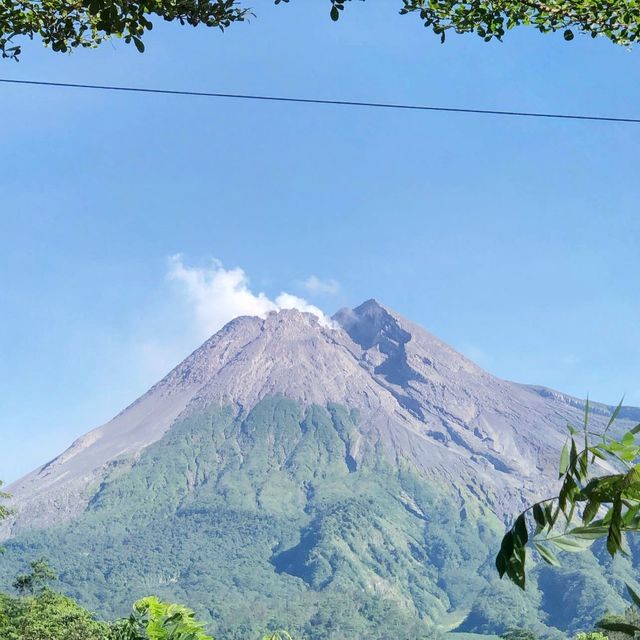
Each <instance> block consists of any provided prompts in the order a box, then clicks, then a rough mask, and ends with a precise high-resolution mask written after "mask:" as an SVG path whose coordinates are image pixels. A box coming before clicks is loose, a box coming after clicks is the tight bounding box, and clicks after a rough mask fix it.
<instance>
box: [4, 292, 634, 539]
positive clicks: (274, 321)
mask: <svg viewBox="0 0 640 640" xmlns="http://www.w3.org/2000/svg"><path fill="white" fill-rule="evenodd" d="M274 394H282V395H283V396H285V397H287V398H290V399H292V400H296V401H299V402H300V403H301V404H302V405H304V406H309V405H312V404H318V405H320V406H325V405H326V404H327V402H335V403H339V404H342V405H344V406H347V407H351V408H355V409H357V410H358V411H359V412H360V414H361V420H360V422H359V433H358V437H357V439H356V440H355V442H354V444H353V451H352V452H351V455H353V458H354V460H355V462H356V464H357V462H358V457H359V450H360V449H361V448H362V443H363V442H368V443H381V444H382V445H383V447H384V450H385V451H386V454H387V455H388V456H389V458H390V459H391V460H394V459H395V460H397V461H400V460H402V461H407V462H409V463H410V464H412V465H414V466H415V467H416V468H417V469H418V470H420V471H421V472H423V473H428V474H437V475H438V476H439V477H441V478H444V479H447V480H450V481H451V482H453V483H454V484H456V485H459V486H460V487H461V488H465V489H466V490H469V491H471V492H472V493H473V494H475V495H477V496H479V497H481V498H482V499H483V500H485V501H487V502H488V503H489V504H490V505H491V506H492V508H493V509H494V510H495V511H496V513H498V514H499V515H502V513H503V510H504V508H505V506H506V505H508V508H509V509H513V508H514V507H515V506H517V505H514V502H517V501H519V500H521V499H522V497H524V498H525V499H527V498H528V497H530V496H529V495H528V494H529V493H530V492H535V491H540V490H544V482H545V478H547V477H548V478H552V475H553V474H552V473H551V470H552V469H553V468H554V466H555V459H556V453H557V450H558V449H559V447H560V444H561V441H562V439H563V437H564V433H565V432H564V426H565V423H566V421H567V420H572V419H575V420H576V421H577V420H579V414H580V413H581V411H582V404H581V402H580V401H577V400H575V399H573V398H570V397H567V396H564V395H562V394H559V393H555V392H550V391H548V390H545V389H543V388H538V387H527V386H523V385H518V384H514V383H511V382H507V381H504V380H500V379H498V378H496V377H494V376H492V375H490V374H488V373H487V372H485V371H483V370H482V369H481V368H480V367H478V366H477V365H475V364H474V363H473V362H471V361H470V360H468V359H467V358H465V357H463V356H462V355H461V354H459V353H457V352H456V351H454V350H453V349H451V348H450V347H448V346H447V345H445V344H444V343H442V342H441V341H439V340H438V339H437V338H435V337H434V336H432V335H431V334H429V333H428V332H426V331H425V330H423V329H422V328H420V327H418V326H416V325H414V324H412V323H411V322H409V321H407V320H405V319H404V318H402V317H401V316H399V315H398V314H396V313H395V312H393V311H392V310H390V309H388V308H387V307H385V306H383V305H381V304H379V303H378V302H376V301H375V300H369V301H367V302H365V303H363V304H362V305H360V306H359V307H357V308H355V309H353V310H342V311H340V312H338V313H337V314H336V316H335V317H334V326H329V327H327V326H323V325H322V324H320V323H319V322H318V320H317V319H316V318H315V317H314V316H313V315H310V314H306V313H301V312H299V311H295V310H287V311H280V312H278V313H271V314H270V315H268V316H267V317H266V318H265V319H261V318H257V317H240V318H237V319H235V320H233V321H232V322H230V323H229V324H228V325H226V326H225V327H224V328H223V329H222V330H221V331H219V332H218V333H217V334H215V335H214V336H213V337H212V338H210V339H209V340H207V341H206V342H205V343H204V344H203V345H202V346H201V347H200V348H199V349H197V350H196V351H195V352H194V353H193V354H191V355H190V356H189V357H188V358H187V359H186V360H184V361H183V362H182V363H181V364H179V365H178V366H177V367H176V368H175V369H174V370H173V371H171V372H170V373H169V374H168V375H167V376H166V377H165V378H164V379H163V380H162V381H160V382H159V383H158V384H156V385H155V386H154V387H153V388H152V389H150V390H149V391H148V392H147V393H146V394H145V395H144V396H142V397H141V398H140V399H139V400H137V401H136V402H134V403H133V404H132V405H131V406H129V407H128V408H127V409H125V410H124V411H123V412H122V413H120V414H119V415H118V416H117V417H115V418H114V419H113V420H112V421H111V422H109V423H107V424H106V425H104V426H102V427H99V428H98V429H95V430H94V431H91V432H89V433H88V434H87V435H85V436H83V437H81V438H80V439H79V440H77V441H76V442H74V443H73V445H72V446H71V447H70V448H69V449H68V450H67V451H65V452H64V453H63V454H61V455H60V456H58V457H57V458H55V459H54V460H52V461H51V462H49V463H48V464H46V465H44V466H43V467H41V468H39V469H36V470H35V471H33V472H32V473H30V474H29V475H27V476H26V477H24V478H23V479H21V480H19V481H18V482H16V483H14V484H13V485H12V486H10V487H9V491H10V492H11V494H12V495H13V498H14V504H15V506H16V508H17V516H16V518H15V520H14V521H13V523H12V529H13V531H14V532H15V531H18V530H20V529H24V528H30V527H44V526H48V525H50V524H53V523H56V522H61V521H65V520H69V519H73V518H74V517H75V516H77V515H78V514H79V513H81V512H82V511H83V510H84V509H85V507H86V505H87V502H88V500H89V499H90V496H91V492H92V491H94V490H95V487H96V486H98V485H99V483H100V481H101V479H102V478H103V477H105V475H106V474H108V473H109V471H110V469H111V468H112V467H113V466H114V465H116V464H117V463H118V462H119V461H121V460H123V459H125V460H126V459H128V460H131V459H135V457H136V456H138V455H139V453H140V452H141V451H142V450H143V449H145V448H146V447H148V446H149V445H150V444H152V443H153V442H155V441H157V440H158V439H160V438H161V437H162V436H163V435H164V434H165V433H166V432H167V430H169V429H170V428H171V427H172V425H174V424H175V423H176V422H177V421H178V420H179V419H182V418H184V417H185V416H188V415H190V414H192V413H194V412H196V411H198V410H201V409H203V408H204V407H207V406H210V405H212V404H216V405H220V406H222V405H232V406H233V407H235V408H236V410H237V412H238V414H242V413H243V412H244V413H246V412H248V411H249V410H250V409H251V408H252V407H254V406H255V405H256V403H257V402H258V401H259V400H260V399H262V398H265V397H268V396H271V395H274ZM629 417H630V418H631V417H632V416H629ZM7 534H8V531H7V530H6V529H5V537H6V535H7Z"/></svg>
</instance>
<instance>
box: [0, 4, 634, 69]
mask: <svg viewBox="0 0 640 640" xmlns="http://www.w3.org/2000/svg"><path fill="white" fill-rule="evenodd" d="M350 1H351V0H325V2H326V3H327V9H328V12H329V16H330V17H331V19H332V20H334V21H337V20H338V19H339V18H340V16H341V14H342V13H343V12H344V10H345V5H346V4H347V3H349V2H350ZM362 1H364V0H362ZM274 2H275V4H287V3H289V2H290V0H274ZM389 4H390V5H391V3H389ZM396 7H397V10H398V11H399V13H400V14H402V15H410V16H415V17H417V18H418V19H419V20H420V21H421V22H422V23H423V24H424V26H425V27H428V28H430V29H431V30H432V31H433V33H435V34H436V35H437V36H438V37H439V38H440V39H441V41H442V42H444V41H445V38H446V35H447V34H448V33H451V32H453V33H475V34H476V35H478V36H480V37H481V38H483V39H484V40H485V41H490V40H493V39H498V40H502V38H503V36H504V35H505V33H506V32H507V31H508V30H509V29H512V28H514V27H517V26H520V25H524V26H530V27H533V28H535V29H537V30H538V31H540V32H542V33H548V32H556V31H560V32H562V33H563V34H564V38H565V39H566V40H572V39H573V38H574V35H575V34H576V33H582V34H587V35H589V36H592V37H594V38H595V37H597V36H603V37H606V38H608V39H609V40H611V41H612V42H614V43H617V44H622V45H631V44H633V43H635V42H637V41H638V39H639V38H640V0H578V1H576V0H517V1H516V0H513V1H510V0H466V1H461V0H398V4H397V5H396ZM253 15H254V14H253V12H252V10H251V8H250V7H248V6H245V5H244V4H242V3H241V2H240V0H130V1H128V2H121V1H120V0H46V1H42V0H3V1H2V2H0V52H1V54H2V56H3V57H4V58H13V59H18V57H19V56H20V53H21V49H22V44H23V41H24V39H25V38H26V39H34V38H39V39H40V40H41V41H42V42H43V44H44V45H46V46H49V47H51V49H52V50H53V51H59V52H68V51H70V50H72V49H74V48H76V47H95V46H98V45H100V44H101V43H103V42H104V41H105V40H107V39H109V38H113V37H117V38H123V39H124V41H125V42H127V43H133V44H134V45H135V47H136V48H137V49H138V51H141V52H142V51H144V43H143V37H144V35H145V33H146V32H147V31H149V30H151V29H152V27H153V20H154V19H162V20H166V21H168V22H174V21H177V22H179V23H180V24H183V25H185V24H187V25H191V26H198V25H204V26H207V27H217V28H219V29H222V30H224V29H226V28H227V27H229V26H231V25H232V24H233V23H236V22H243V21H245V20H247V19H248V18H249V17H251V16H253Z"/></svg>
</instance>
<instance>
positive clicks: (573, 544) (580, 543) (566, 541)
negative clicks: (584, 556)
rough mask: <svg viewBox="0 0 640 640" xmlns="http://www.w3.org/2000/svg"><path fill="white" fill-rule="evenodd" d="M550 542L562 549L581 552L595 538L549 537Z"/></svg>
mask: <svg viewBox="0 0 640 640" xmlns="http://www.w3.org/2000/svg"><path fill="white" fill-rule="evenodd" d="M548 542H551V543H553V544H555V545H556V547H558V549H561V550H562V551H570V552H571V553H581V552H582V551H584V550H585V549H588V548H589V547H590V546H591V543H592V542H593V540H588V541H587V540H575V539H572V538H565V537H562V538H548Z"/></svg>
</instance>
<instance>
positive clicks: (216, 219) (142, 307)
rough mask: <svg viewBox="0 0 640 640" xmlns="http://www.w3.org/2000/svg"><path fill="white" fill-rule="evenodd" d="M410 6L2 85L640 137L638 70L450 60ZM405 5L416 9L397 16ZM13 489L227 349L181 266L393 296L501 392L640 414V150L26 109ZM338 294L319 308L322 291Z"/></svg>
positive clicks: (489, 56) (141, 104) (12, 199)
mask: <svg viewBox="0 0 640 640" xmlns="http://www.w3.org/2000/svg"><path fill="white" fill-rule="evenodd" d="M392 4H393V3H391V2H381V1H376V0H369V1H368V2H365V3H355V2H354V3H352V6H348V7H347V9H346V10H345V12H344V15H343V19H342V20H341V21H340V22H339V23H338V24H333V23H332V22H331V21H330V20H329V18H328V8H327V5H328V3H327V2H324V1H321V0H296V1H293V2H291V3H290V4H288V5H280V6H278V7H273V6H272V5H271V3H270V2H267V1H266V0H264V1H258V0H256V2H255V7H256V12H257V14H258V16H257V18H255V19H254V20H252V22H251V23H250V24H244V25H242V24H240V25H236V26H234V27H233V28H231V29H230V30H229V31H228V32H226V33H224V34H221V33H219V32H217V31H213V30H211V31H207V30H204V29H198V30H193V29H191V28H188V27H180V26H178V25H165V24H160V23H159V24H157V28H156V29H154V31H153V33H152V34H151V36H150V37H149V38H148V39H147V52H146V53H145V54H144V55H139V54H137V53H136V52H135V50H134V49H133V47H127V46H126V45H124V44H123V43H120V42H114V43H113V45H111V44H107V45H106V46H103V47H102V48H101V49H99V50H96V51H81V52H76V53H74V54H73V55H71V56H64V55H59V54H53V53H51V52H49V51H47V50H44V49H41V48H40V47H39V45H36V44H33V45H29V44H27V45H26V46H25V50H24V54H23V59H22V61H21V62H20V63H19V64H14V63H10V62H7V61H4V62H2V63H1V64H0V76H2V77H7V78H24V79H35V80H53V81H62V82H89V83H102V84H110V83H113V84H125V85H140V86H157V87H165V88H176V89H192V90H205V91H206V90H209V91H220V92H247V93H269V94H280V95H291V96H306V97H321V98H340V99H351V100H377V101H393V102H410V103H425V104H434V105H450V106H461V107H480V108H490V109H495V108H498V109H520V110H544V111H566V112H584V113H595V114H606V115H618V116H635V117H638V116H640V110H639V107H638V104H640V82H639V80H640V73H639V62H640V58H638V55H639V53H638V50H635V51H631V52H629V51H627V50H625V49H623V48H616V47H615V46H613V45H611V44H609V43H608V42H606V41H603V40H602V41H601V40H596V41H592V40H591V39H588V38H577V39H576V40H575V41H573V42H572V43H565V42H564V41H563V40H562V37H561V36H557V37H555V36H540V35H538V34H537V33H534V32H529V31H519V32H515V33H512V34H509V37H508V39H507V41H506V42H505V43H504V44H499V43H492V44H485V43H483V42H482V41H481V40H480V39H477V38H474V37H472V36H459V37H451V39H450V40H449V41H448V42H447V44H446V45H445V46H441V45H440V44H439V43H438V41H437V39H436V38H434V37H433V36H432V35H431V34H430V33H429V32H427V30H425V29H424V27H422V26H421V25H420V23H419V21H418V20H417V19H416V18H413V17H400V16H397V15H396V14H395V9H394V8H393V7H392V6H391V5H392ZM396 4H398V5H399V4H400V3H399V2H398V3H396ZM0 97H1V99H0V134H1V137H0V139H1V140H2V154H1V156H0V193H1V194H2V213H1V214H0V221H1V226H0V277H1V281H0V307H1V308H0V311H1V316H0V317H1V320H0V353H1V354H2V357H1V358H0V388H1V389H2V394H1V396H2V398H1V402H0V434H1V436H2V440H1V443H0V478H4V479H6V480H12V479H15V478H17V477H18V476H19V475H20V474H22V473H24V472H26V471H28V470H30V469H31V468H33V467H35V466H36V465H38V464H41V463H43V462H45V461H46V460H48V459H50V458H51V457H53V456H54V455H55V454H57V453H59V452H60V451H61V450H62V449H63V448H65V447H66V446H67V445H68V444H69V443H70V442H71V441H72V440H73V439H74V438H75V437H77V436H78V435H80V434H81V433H84V432H85V431H87V430H88V429H89V428H92V427H94V426H97V425H99V424H101V423H103V422H105V421H106V420H108V419H109V418H110V417H112V416H113V415H114V414H115V413H117V412H118V411H119V410H121V409H122V408H123V407H124V406H125V405H126V404H128V403H129V402H130V401H132V400H134V399H135V398H136V397H137V396H138V395H140V394H141V393H142V392H144V391H145V390H146V389H147V388H148V387H149V386H150V385H151V384H152V383H153V382H154V381H156V380H157V379H158V378H159V377H161V375H162V374H163V373H164V372H165V371H166V370H167V369H168V368H170V367H171V366H172V365H173V364H175V363H176V362H177V361H178V360H179V359H180V358H181V357H183V356H184V355H186V354H187V353H188V352H189V351H190V350H192V349H193V348H194V347H196V346H197V345H198V343H199V341H200V340H201V338H202V326H199V325H198V318H197V310H196V309H194V304H193V300H192V299H190V298H189V296H188V295H186V293H185V291H184V287H183V286H182V285H181V283H180V282H176V281H175V280H173V281H171V280H168V279H167V274H168V269H169V266H168V258H169V256H172V255H174V254H176V253H181V254H182V256H183V258H182V259H183V261H184V264H185V265H187V266H188V267H193V268H195V267H200V268H205V267H208V266H210V265H211V260H212V259H213V258H216V259H218V260H220V261H222V263H223V264H224V265H225V267H228V268H231V267H241V268H242V269H243V270H244V271H245V272H246V274H247V275H248V277H249V278H250V280H251V287H252V289H253V290H254V291H255V292H258V291H264V292H265V293H266V294H267V295H269V296H271V297H275V296H276V295H278V293H279V292H281V291H283V290H284V291H288V292H291V293H294V294H297V295H302V296H304V297H306V298H307V299H308V300H310V302H312V303H314V304H317V305H318V306H320V307H321V308H323V309H324V310H325V311H327V312H329V313H332V312H333V311H335V310H336V309H337V308H338V307H340V306H343V305H351V306H353V305H356V304H358V303H360V302H361V301H363V300H365V299H367V298H370V297H376V298H378V299H379V300H381V301H382V302H384V303H386V304H388V305H389V306H391V307H394V308H395V309H397V310H398V311H399V312H401V313H402V314H404V315H405V316H407V317H409V318H411V319H413V320H414V321H417V322H418V323H420V324H422V325H424V326H425V327H426V328H428V329H429V330H431V331H432V332H433V333H435V334H436V335H438V336H440V337H441V338H443V339H444V340H446V341H447V342H449V343H450V344H452V345H453V346H455V347H456V348H458V349H459V350H461V351H462V352H463V353H465V354H467V355H469V356H471V357H472V358H474V359H475V360H476V361H477V362H479V363H480V364H481V365H483V366H484V367H485V368H487V369H488V370H489V371H491V372H493V373H495V374H497V375H500V376H502V377H506V378H510V379H514V380H517V381H522V382H531V383H538V384H544V385H548V386H551V387H555V388H558V389H561V390H563V391H566V392H570V393H573V394H575V395H577V396H585V395H586V394H587V393H589V394H590V395H591V397H592V398H594V399H597V400H603V401H607V402H611V403H615V402H617V400H618V399H619V397H620V396H621V395H622V394H623V393H626V394H627V399H628V401H629V403H630V404H632V403H635V404H640V324H639V322H638V317H639V316H640V314H639V312H640V301H639V296H638V276H639V273H640V267H639V266H638V265H639V260H638V246H639V242H638V239H639V237H640V216H639V215H638V212H639V205H638V201H639V196H640V181H639V180H638V162H637V157H638V156H637V150H638V144H639V142H640V125H636V126H634V125H617V124H604V123H580V122H566V121H549V120H544V121H542V120H528V119H527V120H526V119H508V118H495V117H488V116H485V117H483V116H464V115H455V114H436V113H418V112H407V113H403V112H397V111H384V110H366V109H345V108H340V107H319V106H305V105H283V104H268V103H262V102H254V103H252V102H237V101H223V100H213V99H198V98H191V99H190V98H181V97H166V96H150V95H132V94H110V93H101V92H89V91H76V90H69V89H43V88H30V87H16V86H8V85H0ZM310 275H316V276H317V277H318V278H322V279H335V280H336V281H338V282H339V283H340V290H339V291H338V292H337V293H333V294H326V293H325V294H318V295H315V294H314V295H311V294H310V293H309V292H308V291H304V289H303V287H302V286H301V284H300V283H301V281H302V280H304V279H306V278H307V277H309V276H310Z"/></svg>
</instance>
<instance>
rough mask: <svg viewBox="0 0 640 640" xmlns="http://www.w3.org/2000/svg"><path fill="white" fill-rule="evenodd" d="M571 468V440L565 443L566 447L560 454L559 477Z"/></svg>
mask: <svg viewBox="0 0 640 640" xmlns="http://www.w3.org/2000/svg"><path fill="white" fill-rule="evenodd" d="M568 469H569V441H567V442H565V443H564V447H562V453H561V454H560V470H559V473H560V475H559V477H560V478H562V476H564V474H565V473H567V470H568Z"/></svg>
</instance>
